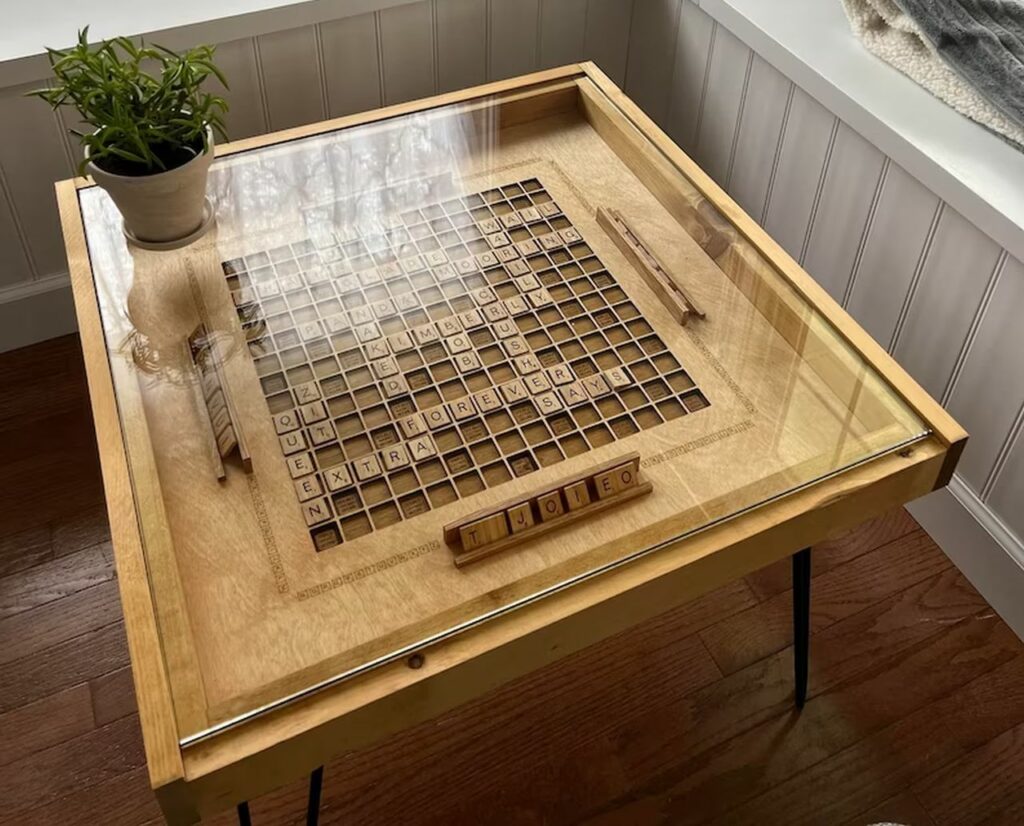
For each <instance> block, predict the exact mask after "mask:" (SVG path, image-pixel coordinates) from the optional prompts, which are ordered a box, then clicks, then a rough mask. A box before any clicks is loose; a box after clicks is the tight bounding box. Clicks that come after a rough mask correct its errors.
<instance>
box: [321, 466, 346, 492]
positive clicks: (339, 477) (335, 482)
mask: <svg viewBox="0 0 1024 826" xmlns="http://www.w3.org/2000/svg"><path fill="white" fill-rule="evenodd" d="M324 481H325V482H326V483H327V489H328V490H330V491H332V492H333V491H336V490H341V489H342V488H347V487H348V486H349V485H351V484H352V474H350V473H349V472H348V468H347V467H346V466H345V465H335V466H334V467H329V468H327V470H325V471H324Z"/></svg>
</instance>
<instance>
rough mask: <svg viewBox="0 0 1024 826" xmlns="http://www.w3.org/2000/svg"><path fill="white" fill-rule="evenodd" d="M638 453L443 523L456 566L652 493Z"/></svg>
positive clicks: (445, 539) (621, 457)
mask: <svg viewBox="0 0 1024 826" xmlns="http://www.w3.org/2000/svg"><path fill="white" fill-rule="evenodd" d="M651 490H652V486H651V483H650V482H647V481H644V480H642V479H641V478H640V454H639V453H630V454H628V455H626V456H620V457H619V458H618V459H614V460H612V461H610V462H605V463H603V464H600V465H597V466H595V467H593V468H591V469H590V470H588V471H586V472H585V473H580V474H576V475H575V476H570V477H567V478H565V479H562V480H560V481H558V482H555V483H554V484H551V485H547V486H545V487H544V488H543V489H541V490H539V491H537V492H536V493H534V494H531V495H529V496H523V497H518V498H515V499H509V500H507V501H505V502H502V503H500V504H498V505H494V506H492V507H489V508H484V509H483V510H479V511H477V512H475V513H472V514H470V515H469V516H466V517H463V518H462V519H460V520H459V521H457V522H452V523H451V524H449V525H445V528H444V541H445V543H446V544H447V545H448V547H449V548H451V550H452V553H453V554H454V555H455V564H456V565H457V566H458V567H460V568H461V567H462V566H464V565H468V564H469V563H470V562H476V561H477V560H480V559H485V558H486V557H489V556H492V555H493V554H496V553H498V552H499V551H503V550H505V549H506V548H509V547H511V546H512V545H518V544H521V543H523V542H528V541H529V540H530V539H533V538H535V537H537V536H539V535H541V534H544V533H548V532H550V531H553V530H557V529H558V528H562V527H564V526H566V525H569V524H572V523H573V522H577V521H579V520H581V519H586V518H589V517H592V516H593V515H595V514H597V513H599V512H601V511H604V510H607V509H608V508H611V507H614V506H615V505H620V504H623V503H624V502H628V501H629V500H631V499H635V498H636V497H638V496H643V495H644V494H647V493H650V492H651Z"/></svg>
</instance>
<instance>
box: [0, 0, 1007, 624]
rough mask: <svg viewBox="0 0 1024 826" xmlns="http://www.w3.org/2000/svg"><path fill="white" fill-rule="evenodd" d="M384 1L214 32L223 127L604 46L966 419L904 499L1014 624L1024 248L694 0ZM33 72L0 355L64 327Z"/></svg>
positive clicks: (736, 191)
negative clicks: (915, 497) (949, 456)
mask: <svg viewBox="0 0 1024 826" xmlns="http://www.w3.org/2000/svg"><path fill="white" fill-rule="evenodd" d="M831 1H832V0H830V2H831ZM836 1H837V0H836ZM363 5H364V7H365V4H363ZM382 5H385V4H382ZM386 5H387V7H386V8H381V9H380V10H378V11H373V12H369V13H361V14H357V15H351V16H341V17H338V18H337V19H330V20H324V21H321V22H319V23H316V24H314V25H306V26H303V27H300V28H295V29H289V30H282V31H271V32H267V33H264V34H260V35H258V36H254V37H245V38H242V39H238V40H232V41H229V42H225V43H222V44H221V45H220V47H219V52H218V59H219V62H220V63H221V65H222V66H223V67H224V70H225V72H226V73H227V75H228V77H229V78H230V79H231V84H232V88H231V92H230V95H229V98H230V101H231V113H230V116H229V122H228V125H229V130H230V133H231V135H232V136H233V137H236V138H238V137H245V136H248V135H252V134H258V133H261V132H265V131H268V130H271V129H282V128H286V127H289V126H293V125H296V124H301V123H306V122H310V121H315V120H320V119H322V118H325V117H333V116H338V115H342V114H346V113H350V112H356V111H360V110H364V109H369V108H373V107H376V106H379V105H382V104H388V103H395V102H399V101H402V100H408V99H412V98H416V97H420V96H423V95H428V94H432V93H435V92H443V91H447V90H451V89H455V88H459V87H463V86H467V85H472V84H476V83H481V82H484V81H487V80H494V79H499V78H502V77H508V76H511V75H515V74H519V73H522V72H527V71H532V70H535V69H538V68H544V67H548V66H556V65H559V64H562V63H567V62H571V61H576V60H580V59H593V60H595V61H596V62H597V63H598V64H599V65H600V66H601V67H602V68H603V69H604V70H605V71H606V72H607V73H608V74H609V75H610V76H611V77H612V78H613V80H615V81H616V82H617V83H619V84H620V85H624V87H625V89H626V91H627V92H628V93H629V94H630V95H631V96H632V97H633V98H634V99H635V100H636V101H637V102H638V103H639V104H640V105H641V106H643V107H644V108H645V109H646V111H647V112H648V113H649V114H650V115H651V116H652V117H653V118H654V119H655V120H656V121H657V122H658V123H659V124H661V125H662V126H663V128H665V130H666V131H667V132H668V133H669V134H670V135H671V136H672V138H673V139H674V140H676V141H677V142H678V143H679V145H680V146H682V147H683V149H685V150H686V151H687V152H689V153H691V154H692V155H693V156H694V157H695V158H696V160H697V161H698V162H699V163H701V164H702V165H703V166H704V168H706V169H707V170H708V171H709V172H710V173H711V174H712V176H713V177H714V178H715V179H716V180H717V181H718V182H719V183H720V184H722V185H723V186H724V187H725V188H726V189H727V190H728V191H729V192H730V194H731V195H732V196H733V197H734V198H735V199H736V200H737V201H738V202H739V204H740V205H741V206H743V208H744V209H746V210H747V211H748V212H749V213H750V214H751V215H752V216H753V217H754V218H755V219H757V220H758V221H760V222H761V223H762V224H763V225H764V226H765V227H766V228H767V229H768V230H769V231H770V232H771V233H772V234H773V235H774V236H775V237H776V238H777V239H778V240H779V241H780V243H781V244H782V245H783V246H784V247H785V248H786V249H787V250H788V251H789V252H790V253H791V254H792V255H793V256H794V257H795V258H797V259H798V260H799V261H800V262H801V263H802V264H803V265H804V266H805V267H806V268H807V269H808V271H809V272H810V273H811V274H812V275H813V276H814V277H815V278H816V279H818V280H819V281H820V282H821V283H822V285H823V286H825V287H826V288H827V289H828V290H829V292H830V293H831V294H832V295H833V296H834V297H835V298H836V299H837V300H838V301H840V302H841V303H842V304H843V306H845V307H846V309H847V310H848V311H849V312H850V313H851V314H852V315H853V316H854V317H855V318H856V319H857V320H858V321H860V323H861V324H863V325H864V326H865V328H866V329H867V330H868V331H869V332H870V333H871V334H872V335H873V336H874V337H875V338H876V339H877V340H878V341H880V342H881V343H882V344H883V345H885V346H887V347H888V349H889V350H890V352H892V353H893V354H894V355H895V356H896V358H897V359H898V360H899V361H900V362H901V363H902V364H903V365H904V366H905V367H906V368H907V369H908V370H909V371H910V372H911V373H912V374H913V375H914V376H915V377H916V378H917V379H918V380H919V381H920V382H921V383H922V384H923V385H924V386H925V388H926V389H927V390H928V391H929V392H931V393H932V394H933V395H934V396H936V398H939V399H940V400H941V401H942V402H943V403H945V404H946V405H948V407H949V408H950V410H951V411H952V412H953V414H954V415H955V416H956V417H957V418H958V419H959V420H960V421H961V422H962V423H963V424H964V426H965V427H966V428H967V429H968V430H969V431H970V432H971V434H972V437H971V441H970V443H969V445H968V448H967V450H966V452H965V454H964V457H963V461H962V463H961V465H960V468H959V471H958V473H957V475H956V477H955V478H954V480H953V483H952V485H951V486H950V488H949V489H948V490H947V491H943V492H940V493H938V494H933V496H932V497H929V498H927V499H925V500H923V501H922V502H921V503H919V504H917V505H915V507H914V513H915V515H916V516H917V517H918V518H919V519H920V520H921V521H922V522H923V524H924V525H925V527H926V528H927V529H928V530H929V531H930V532H931V533H932V534H933V535H934V536H935V537H936V538H937V539H938V541H939V542H940V544H942V546H943V548H944V549H945V550H946V552H947V553H948V554H950V556H951V557H953V559H954V561H955V562H956V563H957V564H958V565H959V566H960V568H961V569H962V570H964V571H965V573H966V574H967V575H968V577H970V578H971V579H972V581H973V582H974V583H975V585H976V586H978V587H979V588H980V589H981V590H982V592H983V593H984V594H985V595H986V597H987V598H988V599H989V601H990V602H992V604H993V605H994V606H995V607H996V609H997V610H999V611H1000V613H1001V614H1002V615H1003V616H1004V617H1005V618H1006V619H1007V620H1008V621H1009V622H1010V624H1011V625H1012V626H1014V627H1015V629H1016V630H1017V632H1018V633H1019V634H1021V635H1022V636H1024V600H1022V599H1021V598H1020V596H1019V595H1020V593H1021V589H1022V588H1024V546H1022V544H1021V540H1020V537H1022V536H1024V507H1022V505H1024V436H1022V435H1021V430H1022V424H1024V325H1022V324H1021V323H1020V321H1019V318H1020V315H1021V310H1022V309H1024V266H1022V264H1021V263H1020V262H1019V261H1017V260H1016V259H1015V258H1013V257H1012V256H1010V255H1008V254H1007V253H1006V251H1005V250H1003V249H1001V248H1000V247H999V245H998V244H996V243H995V242H994V241H992V240H991V239H990V238H989V237H988V236H987V235H985V233H984V232H982V231H981V230H979V229H978V228H977V227H975V226H973V225H972V224H971V223H970V222H968V221H967V220H966V219H964V218H963V217H962V216H961V215H960V214H959V213H958V212H957V211H956V210H955V209H954V207H953V206H951V205H950V204H947V203H945V202H943V201H942V200H941V199H940V198H938V197H937V196H936V195H935V194H933V193H932V192H930V191H929V190H928V189H927V188H926V187H924V186H923V185H922V184H921V183H919V182H918V181H917V180H915V179H914V178H913V177H912V176H911V175H909V174H908V173H907V172H906V171H904V170H903V169H902V168H901V167H900V166H899V165H898V164H896V163H895V162H894V161H892V160H891V159H890V158H888V157H887V156H885V155H884V154H883V153H882V152H881V151H879V150H878V149H877V148H876V147H874V146H873V145H872V144H870V143H869V142H868V141H866V140H865V139H864V138H862V137H861V136H860V135H859V134H858V133H857V132H856V131H854V130H853V129H852V128H850V127H849V126H848V125H847V124H846V123H844V122H842V121H841V120H839V119H838V118H837V117H836V116H835V115H834V114H832V113H831V112H830V111H828V110H827V109H826V108H825V107H823V106H822V105H821V104H820V103H819V102H818V101H816V100H815V99H814V98H813V97H811V96H810V95H809V94H807V93H806V92H805V91H804V90H803V89H801V88H799V87H798V86H795V85H794V84H793V83H792V82H791V81H790V80H789V79H788V78H786V77H785V76H783V75H782V74H780V72H779V71H777V70H776V69H775V68H773V66H772V65H771V64H770V63H769V62H767V61H766V60H765V59H764V58H763V57H762V56H761V55H758V54H756V53H754V52H753V51H751V49H749V48H748V47H747V46H746V45H745V44H744V43H743V42H741V41H740V40H739V39H738V38H737V37H735V36H734V35H733V34H731V33H730V32H729V31H728V30H727V29H726V28H724V27H723V26H721V25H719V24H718V23H717V22H716V21H715V20H714V19H712V18H711V17H710V16H708V15H707V14H706V13H705V12H704V11H702V10H701V9H700V8H698V7H697V5H694V4H693V3H692V2H690V0H419V2H403V3H399V4H398V5H396V4H395V3H394V0H391V2H389V3H388V4H386ZM40 82H42V81H40ZM35 85H39V84H25V85H20V86H13V87H7V88H3V89H0V350H4V349H9V348H11V347H15V346H21V345H23V344H27V343H30V342H32V341H35V340H41V339H44V338H48V337H51V336H54V335H59V334H62V333H64V332H68V331H71V330H73V329H74V315H73V311H72V307H71V301H70V295H69V289H68V286H67V275H66V272H65V262H64V255H63V245H62V243H61V240H60V236H59V227H58V222H57V216H56V210H55V208H54V199H53V191H52V182H53V181H54V180H57V179H60V178H63V177H67V176H68V174H70V172H71V171H72V169H73V167H74V164H75V161H76V158H75V154H76V151H77V150H75V148H74V147H73V145H72V144H71V143H70V142H69V141H68V139H67V137H66V136H65V134H64V126H65V125H66V124H64V123H63V122H62V121H61V120H60V119H59V118H56V117H54V116H53V115H52V114H50V113H49V112H48V110H47V109H46V108H45V106H43V105H42V104H40V103H39V102H38V101H36V100H26V99H25V98H23V97H22V95H23V92H24V91H26V90H27V89H29V88H32V87H33V86H35ZM1022 232H1024V230H1022Z"/></svg>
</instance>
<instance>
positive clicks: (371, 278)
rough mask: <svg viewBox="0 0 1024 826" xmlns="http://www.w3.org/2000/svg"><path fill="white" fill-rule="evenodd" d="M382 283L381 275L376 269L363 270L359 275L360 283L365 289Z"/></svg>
mask: <svg viewBox="0 0 1024 826" xmlns="http://www.w3.org/2000/svg"><path fill="white" fill-rule="evenodd" d="M380 282H381V277H380V273H379V272H377V270H376V268H374V269H372V270H363V271H362V272H361V273H359V283H360V284H362V285H363V286H364V287H372V286H373V285H374V284H379V283H380Z"/></svg>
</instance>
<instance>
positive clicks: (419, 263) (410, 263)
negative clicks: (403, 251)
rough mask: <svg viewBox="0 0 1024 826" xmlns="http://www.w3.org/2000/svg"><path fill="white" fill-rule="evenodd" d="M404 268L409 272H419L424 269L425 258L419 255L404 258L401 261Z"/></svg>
mask: <svg viewBox="0 0 1024 826" xmlns="http://www.w3.org/2000/svg"><path fill="white" fill-rule="evenodd" d="M399 263H400V264H401V265H402V269H403V270H405V271H406V272H407V273H414V272H419V271H420V270H422V269H423V266H424V265H423V259H422V258H421V257H420V256H418V255H412V256H409V257H408V258H403V259H402V260H401V261H400V262H399Z"/></svg>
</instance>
